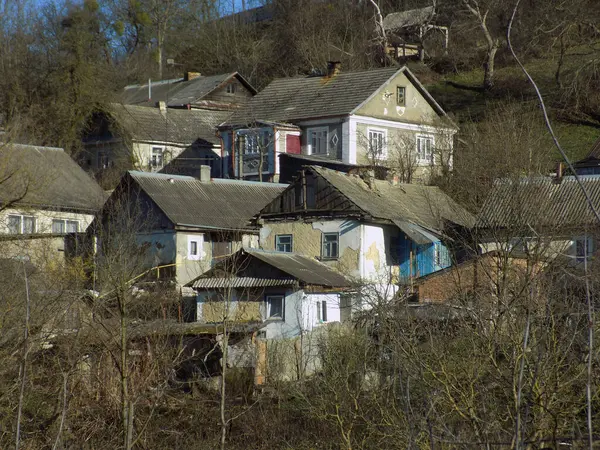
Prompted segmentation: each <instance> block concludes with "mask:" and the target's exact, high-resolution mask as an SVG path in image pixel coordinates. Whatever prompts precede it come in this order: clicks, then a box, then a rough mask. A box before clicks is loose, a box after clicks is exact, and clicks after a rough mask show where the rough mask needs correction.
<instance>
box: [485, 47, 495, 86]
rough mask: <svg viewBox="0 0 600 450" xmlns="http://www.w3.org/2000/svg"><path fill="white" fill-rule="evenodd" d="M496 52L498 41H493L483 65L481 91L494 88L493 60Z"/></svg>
mask: <svg viewBox="0 0 600 450" xmlns="http://www.w3.org/2000/svg"><path fill="white" fill-rule="evenodd" d="M497 51H498V41H495V42H494V43H493V44H492V45H491V46H490V47H489V48H488V53H487V55H486V58H485V62H484V63H483V71H484V73H483V89H484V90H486V91H489V90H490V89H491V88H492V87H493V86H494V60H495V59H496V52H497Z"/></svg>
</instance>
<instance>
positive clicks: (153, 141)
mask: <svg viewBox="0 0 600 450" xmlns="http://www.w3.org/2000/svg"><path fill="white" fill-rule="evenodd" d="M255 93H256V90H255V89H254V88H253V87H252V86H251V85H250V84H249V83H248V82H247V81H246V80H245V79H244V77H242V76H241V75H240V74H239V73H237V72H233V73H227V74H220V75H211V76H202V75H200V74H199V73H197V72H188V73H186V75H185V77H183V78H177V79H173V80H164V81H158V82H152V81H151V80H150V81H149V82H148V84H143V85H131V86H127V87H125V89H124V90H123V94H122V96H121V102H120V103H112V104H110V105H109V106H108V108H107V109H106V110H104V111H98V112H97V113H96V114H95V115H94V116H93V118H92V120H91V122H90V124H89V126H88V131H87V132H86V134H85V136H84V138H83V144H84V152H82V154H81V156H80V158H79V162H80V164H81V166H82V167H83V168H84V169H85V170H87V171H89V172H91V173H93V174H95V176H96V177H97V178H98V179H99V180H101V182H102V183H103V184H104V185H106V186H107V187H111V188H112V187H114V185H115V184H116V182H117V181H118V180H119V179H120V177H121V176H122V175H123V173H124V172H125V171H126V170H132V169H133V170H140V171H144V172H166V173H174V174H181V175H192V176H196V174H197V172H198V170H199V168H200V165H208V166H210V167H211V172H212V176H213V177H215V178H216V177H221V167H222V164H221V140H220V139H219V137H218V136H217V135H216V127H217V125H219V124H221V123H222V122H224V121H225V120H226V119H227V118H228V117H230V116H231V114H232V112H233V111H234V110H236V109H238V108H240V107H242V106H243V105H245V104H246V102H247V101H248V100H249V99H250V98H251V97H252V96H253V95H254V94H255Z"/></svg>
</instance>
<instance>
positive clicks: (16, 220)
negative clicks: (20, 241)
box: [8, 216, 21, 234]
mask: <svg viewBox="0 0 600 450" xmlns="http://www.w3.org/2000/svg"><path fill="white" fill-rule="evenodd" d="M8 232H9V233H12V234H19V233H20V232H21V216H8Z"/></svg>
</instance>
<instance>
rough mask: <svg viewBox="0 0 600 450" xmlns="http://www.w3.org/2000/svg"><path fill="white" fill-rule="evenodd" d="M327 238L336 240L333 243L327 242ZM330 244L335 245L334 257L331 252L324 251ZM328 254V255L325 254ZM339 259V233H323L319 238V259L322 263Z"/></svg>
mask: <svg viewBox="0 0 600 450" xmlns="http://www.w3.org/2000/svg"><path fill="white" fill-rule="evenodd" d="M329 236H335V237H336V239H335V241H328V240H327V237H329ZM331 244H335V255H332V253H333V252H331V250H329V251H326V249H329V247H330V246H331ZM327 253H329V254H327ZM339 257H340V233H338V232H335V233H323V235H322V238H321V259H322V260H324V261H327V260H329V261H332V260H336V259H338V258H339Z"/></svg>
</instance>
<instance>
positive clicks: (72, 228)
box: [67, 220, 79, 233]
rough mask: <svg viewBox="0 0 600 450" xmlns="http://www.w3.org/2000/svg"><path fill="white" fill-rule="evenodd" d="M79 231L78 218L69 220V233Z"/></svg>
mask: <svg viewBox="0 0 600 450" xmlns="http://www.w3.org/2000/svg"><path fill="white" fill-rule="evenodd" d="M78 231H79V222H78V221H76V220H67V233H77V232H78Z"/></svg>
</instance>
